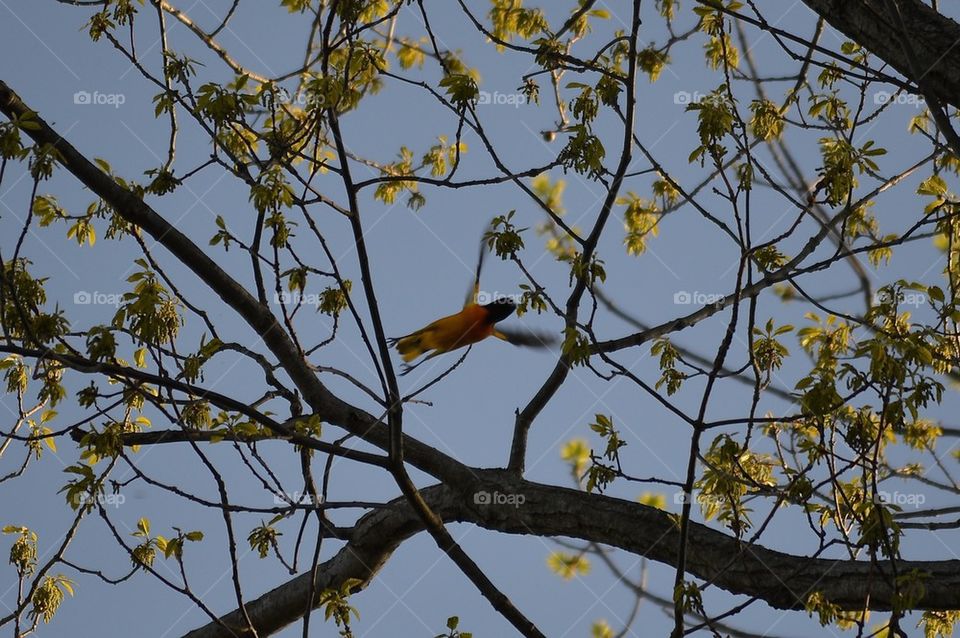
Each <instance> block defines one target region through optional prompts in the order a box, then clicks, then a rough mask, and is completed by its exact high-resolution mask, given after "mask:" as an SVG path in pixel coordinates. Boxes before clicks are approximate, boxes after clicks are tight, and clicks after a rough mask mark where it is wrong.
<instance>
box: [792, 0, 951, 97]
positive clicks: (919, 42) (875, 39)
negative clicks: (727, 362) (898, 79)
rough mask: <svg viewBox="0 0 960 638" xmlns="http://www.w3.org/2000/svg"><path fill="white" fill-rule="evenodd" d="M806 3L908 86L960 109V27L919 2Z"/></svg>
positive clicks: (808, 0) (830, 0) (857, 0)
mask: <svg viewBox="0 0 960 638" xmlns="http://www.w3.org/2000/svg"><path fill="white" fill-rule="evenodd" d="M803 2H804V4H806V5H807V6H808V7H810V8H811V9H813V10H814V11H816V12H817V13H818V14H819V15H820V16H821V17H823V19H824V20H826V21H827V22H829V23H830V25H832V26H833V27H834V28H836V29H837V30H839V31H841V32H843V33H844V34H845V35H846V36H847V37H849V38H850V39H851V40H853V41H854V42H856V43H857V44H859V45H861V46H862V47H864V48H865V49H867V50H868V51H870V53H872V54H874V55H876V56H878V57H879V58H880V59H882V60H883V61H884V62H886V63H888V64H889V65H890V66H892V67H893V68H895V69H896V70H897V71H899V72H900V73H901V74H902V75H903V76H904V77H905V78H907V79H908V80H909V81H911V82H916V83H917V84H918V85H920V86H922V87H923V88H924V90H925V91H929V92H930V93H932V94H933V95H934V96H935V97H936V98H937V99H938V100H940V101H941V102H943V103H944V104H950V105H952V106H954V107H956V108H960V45H958V42H960V24H957V23H956V22H955V21H953V20H951V19H950V18H948V17H947V16H945V15H942V14H940V13H938V12H936V11H934V10H933V9H931V8H930V7H929V6H928V5H927V4H924V3H923V2H921V1H920V0H803ZM894 8H895V9H899V13H900V15H901V16H902V20H903V29H901V25H900V23H899V18H895V17H894V16H893V14H891V10H893V9H894ZM904 30H905V31H906V34H904ZM904 36H906V38H907V40H908V41H909V42H912V43H914V46H912V47H911V49H912V51H907V50H906V49H905V47H904ZM911 58H913V59H911Z"/></svg>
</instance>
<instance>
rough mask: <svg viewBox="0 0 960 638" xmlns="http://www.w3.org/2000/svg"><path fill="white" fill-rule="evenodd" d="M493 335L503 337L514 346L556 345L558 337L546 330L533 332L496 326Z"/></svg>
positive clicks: (542, 346) (543, 346) (546, 346)
mask: <svg viewBox="0 0 960 638" xmlns="http://www.w3.org/2000/svg"><path fill="white" fill-rule="evenodd" d="M493 336H495V337H496V338H498V339H503V340H504V341H506V342H507V343H512V344H513V345H515V346H524V347H526V348H550V347H552V346H555V345H557V343H558V342H559V339H557V337H556V336H555V335H552V334H548V333H546V332H534V331H532V330H516V329H511V328H497V329H496V330H495V331H494V332H493Z"/></svg>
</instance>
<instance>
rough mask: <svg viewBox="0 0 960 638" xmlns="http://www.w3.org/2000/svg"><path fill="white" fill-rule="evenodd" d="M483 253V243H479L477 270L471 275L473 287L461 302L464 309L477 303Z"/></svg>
mask: <svg viewBox="0 0 960 638" xmlns="http://www.w3.org/2000/svg"><path fill="white" fill-rule="evenodd" d="M483 253H484V250H483V242H482V241H481V242H480V256H479V257H477V270H476V271H475V272H474V275H473V286H472V287H471V288H470V290H468V291H467V299H466V301H464V302H463V307H464V308H466V307H467V306H469V305H471V304H475V303H477V296H479V294H480V271H481V270H483Z"/></svg>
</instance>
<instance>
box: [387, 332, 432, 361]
mask: <svg viewBox="0 0 960 638" xmlns="http://www.w3.org/2000/svg"><path fill="white" fill-rule="evenodd" d="M387 343H388V344H389V345H390V347H392V348H396V349H397V352H399V353H400V356H401V357H402V358H403V360H404V361H408V362H409V361H413V360H414V359H416V358H417V357H419V356H420V355H421V354H423V353H424V352H426V348H424V344H423V339H422V338H421V335H420V334H418V333H416V332H415V333H413V334H411V335H407V336H406V337H397V338H396V339H388V340H387Z"/></svg>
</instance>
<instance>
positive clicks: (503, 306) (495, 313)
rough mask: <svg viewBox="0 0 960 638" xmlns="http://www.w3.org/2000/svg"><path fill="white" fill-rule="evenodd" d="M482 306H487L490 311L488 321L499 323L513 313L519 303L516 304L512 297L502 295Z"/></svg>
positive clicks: (488, 311)
mask: <svg viewBox="0 0 960 638" xmlns="http://www.w3.org/2000/svg"><path fill="white" fill-rule="evenodd" d="M482 307H483V308H485V309H486V311H487V313H488V319H487V321H489V322H490V323H497V322H498V321H503V320H504V319H506V318H507V317H509V316H510V315H512V314H513V311H514V310H515V309H516V307H517V304H515V303H514V302H513V300H512V299H508V298H507V297H500V298H499V299H495V300H493V301H491V302H490V303H486V304H483V306H482Z"/></svg>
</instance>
